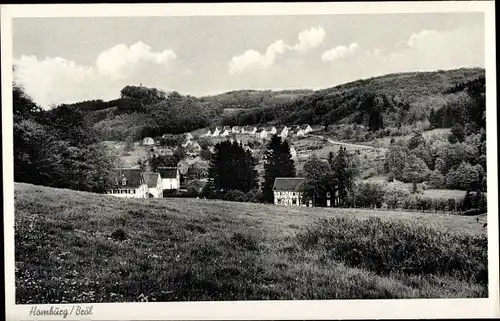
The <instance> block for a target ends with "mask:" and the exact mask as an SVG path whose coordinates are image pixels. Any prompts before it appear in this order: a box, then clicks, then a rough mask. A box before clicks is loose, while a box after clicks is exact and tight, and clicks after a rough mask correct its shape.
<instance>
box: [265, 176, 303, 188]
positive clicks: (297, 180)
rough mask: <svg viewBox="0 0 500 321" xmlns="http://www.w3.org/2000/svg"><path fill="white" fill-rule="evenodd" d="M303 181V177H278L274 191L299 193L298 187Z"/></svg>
mask: <svg viewBox="0 0 500 321" xmlns="http://www.w3.org/2000/svg"><path fill="white" fill-rule="evenodd" d="M303 181H304V178H302V177H276V179H275V180H274V185H273V190H278V191H298V187H299V185H300V184H301V183H302V182H303Z"/></svg>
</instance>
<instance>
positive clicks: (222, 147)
mask: <svg viewBox="0 0 500 321" xmlns="http://www.w3.org/2000/svg"><path fill="white" fill-rule="evenodd" d="M214 147H215V153H214V154H213V155H212V158H211V161H210V168H209V172H208V175H209V185H210V186H211V187H212V188H213V191H215V193H217V194H219V195H220V194H224V193H226V192H228V191H230V190H240V191H242V192H245V193H247V192H248V191H250V190H252V189H254V188H256V187H257V178H258V176H257V171H256V170H255V165H256V161H255V159H254V158H253V156H252V154H251V152H250V151H246V150H245V149H244V148H243V146H241V145H240V144H238V143H237V142H229V141H223V142H220V143H217V144H216V145H215V146H214Z"/></svg>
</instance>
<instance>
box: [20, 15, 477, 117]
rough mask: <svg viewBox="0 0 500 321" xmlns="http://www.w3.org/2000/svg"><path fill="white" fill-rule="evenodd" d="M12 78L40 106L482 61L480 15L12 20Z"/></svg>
mask: <svg viewBox="0 0 500 321" xmlns="http://www.w3.org/2000/svg"><path fill="white" fill-rule="evenodd" d="M13 54H14V57H13V58H14V64H15V73H14V78H15V80H16V82H17V83H18V84H20V85H22V86H23V87H24V88H25V90H26V92H27V93H28V94H29V95H30V96H31V97H32V98H33V99H34V101H35V102H36V103H37V104H39V105H40V106H42V107H44V108H49V106H53V105H57V104H61V103H72V102H78V101H82V100H90V99H103V100H110V99H114V98H117V97H118V96H119V94H120V90H121V89H122V88H123V87H124V86H126V85H137V86H139V85H140V84H142V85H144V86H148V87H155V88H158V89H162V90H165V91H167V92H169V91H173V90H175V91H178V92H179V93H181V94H190V95H194V96H204V95H213V94H218V93H222V92H226V91H230V90H238V89H320V88H328V87H332V86H336V85H339V84H342V83H346V82H349V81H354V80H357V79H363V78H369V77H374V76H380V75H384V74H389V73H395V72H405V71H430V70H439V69H442V70H447V69H454V68H461V67H484V65H485V52H484V14H483V13H436V14H428V13H422V14H371V15H357V14H356V15H354V14H345V15H309V16H298V15H295V16H184V17H111V18H104V17H84V18H52V17H51V18H15V19H13Z"/></svg>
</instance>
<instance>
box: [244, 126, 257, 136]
mask: <svg viewBox="0 0 500 321" xmlns="http://www.w3.org/2000/svg"><path fill="white" fill-rule="evenodd" d="M256 132H257V127H255V126H243V128H242V129H241V133H242V134H250V135H255V133H256Z"/></svg>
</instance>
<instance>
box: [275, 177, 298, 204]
mask: <svg viewBox="0 0 500 321" xmlns="http://www.w3.org/2000/svg"><path fill="white" fill-rule="evenodd" d="M302 182H304V178H302V177H276V179H275V180H274V185H273V192H274V204H276V205H286V206H306V203H305V200H304V198H303V193H302V192H301V191H300V189H299V187H300V185H301V184H302Z"/></svg>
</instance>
